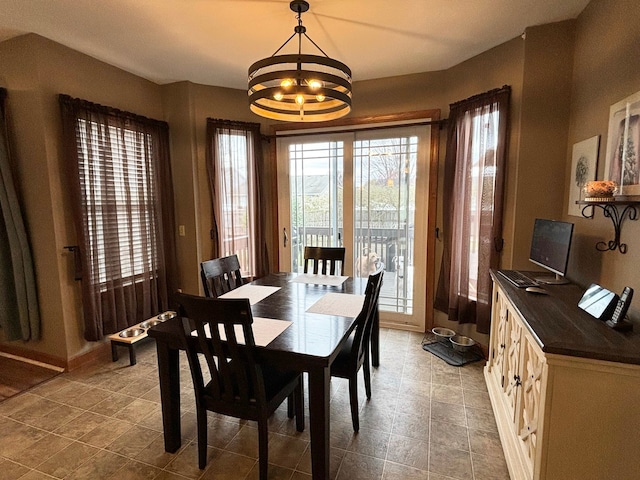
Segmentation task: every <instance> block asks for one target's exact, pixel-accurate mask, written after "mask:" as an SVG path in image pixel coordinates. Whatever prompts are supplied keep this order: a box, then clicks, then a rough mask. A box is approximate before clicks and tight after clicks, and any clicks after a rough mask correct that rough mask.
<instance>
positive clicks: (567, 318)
mask: <svg viewBox="0 0 640 480" xmlns="http://www.w3.org/2000/svg"><path fill="white" fill-rule="evenodd" d="M523 273H525V274H527V272H523ZM537 273H538V274H539V272H537ZM532 275H533V273H532ZM491 278H492V279H493V280H494V282H496V283H497V284H499V285H500V287H501V288H502V290H503V291H504V293H505V295H506V296H507V298H508V299H509V300H510V301H511V303H512V304H513V306H514V307H515V308H516V310H517V311H518V313H519V314H520V317H521V318H522V319H524V320H525V324H526V327H527V328H528V329H529V331H530V332H531V334H532V335H533V336H534V338H535V339H536V340H537V342H538V345H539V346H540V347H541V348H542V351H544V352H547V353H553V354H558V355H568V356H571V357H583V358H592V359H597V360H607V361H611V362H621V363H632V364H636V365H640V325H637V324H635V325H634V330H633V331H631V332H619V331H616V330H613V329H611V328H609V327H608V326H607V325H606V324H605V323H604V322H603V321H601V320H598V319H596V318H594V317H592V316H591V315H589V314H588V313H587V312H585V311H584V310H582V309H581V308H580V307H578V301H579V300H580V298H582V295H583V293H584V290H583V289H582V288H581V287H578V286H577V285H573V284H568V285H543V286H542V287H543V288H544V289H545V290H546V291H547V292H549V295H539V294H534V293H529V292H527V291H525V289H524V288H517V287H515V286H513V285H512V284H511V283H509V282H508V281H507V280H505V279H504V278H502V276H501V275H498V274H496V273H495V272H494V271H492V272H491Z"/></svg>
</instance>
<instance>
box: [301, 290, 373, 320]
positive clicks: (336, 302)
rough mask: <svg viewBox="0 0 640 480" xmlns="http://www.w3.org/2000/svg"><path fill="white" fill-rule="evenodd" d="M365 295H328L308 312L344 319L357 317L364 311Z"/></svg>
mask: <svg viewBox="0 0 640 480" xmlns="http://www.w3.org/2000/svg"><path fill="white" fill-rule="evenodd" d="M363 303H364V295H352V294H350V293H327V294H326V295H323V296H322V298H321V299H320V300H318V301H317V302H316V303H314V304H313V305H311V306H310V307H309V308H308V309H307V312H309V313H322V314H324V315H340V316H342V317H353V318H355V317H357V316H358V314H359V313H360V310H362V304H363Z"/></svg>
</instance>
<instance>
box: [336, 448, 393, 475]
mask: <svg viewBox="0 0 640 480" xmlns="http://www.w3.org/2000/svg"><path fill="white" fill-rule="evenodd" d="M383 470H384V460H382V459H380V458H374V457H369V456H366V455H360V454H359V453H354V452H347V454H346V455H345V457H344V459H343V460H342V464H341V465H340V469H339V470H338V476H337V477H336V478H337V480H372V479H374V478H381V477H382V472H383Z"/></svg>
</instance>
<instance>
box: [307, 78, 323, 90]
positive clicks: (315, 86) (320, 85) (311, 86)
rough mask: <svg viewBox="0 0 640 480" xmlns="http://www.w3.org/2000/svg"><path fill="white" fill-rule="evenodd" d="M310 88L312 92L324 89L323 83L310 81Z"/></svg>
mask: <svg viewBox="0 0 640 480" xmlns="http://www.w3.org/2000/svg"><path fill="white" fill-rule="evenodd" d="M309 87H310V88H311V89H312V90H315V89H317V88H320V87H322V82H321V81H320V80H309Z"/></svg>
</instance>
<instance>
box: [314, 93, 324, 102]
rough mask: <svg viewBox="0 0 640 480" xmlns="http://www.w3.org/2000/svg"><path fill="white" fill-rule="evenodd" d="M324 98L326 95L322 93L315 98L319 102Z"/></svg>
mask: <svg viewBox="0 0 640 480" xmlns="http://www.w3.org/2000/svg"><path fill="white" fill-rule="evenodd" d="M325 98H326V97H325V96H324V95H322V94H320V95H316V100H317V101H319V102H324V99H325Z"/></svg>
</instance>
